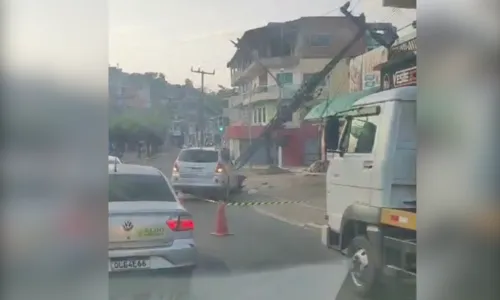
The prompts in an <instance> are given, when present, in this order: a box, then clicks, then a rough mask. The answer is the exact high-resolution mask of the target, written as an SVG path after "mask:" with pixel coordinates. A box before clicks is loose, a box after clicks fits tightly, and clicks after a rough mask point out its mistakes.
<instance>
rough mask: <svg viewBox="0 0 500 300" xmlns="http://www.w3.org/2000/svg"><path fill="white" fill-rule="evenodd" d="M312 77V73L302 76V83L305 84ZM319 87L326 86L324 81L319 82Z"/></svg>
mask: <svg viewBox="0 0 500 300" xmlns="http://www.w3.org/2000/svg"><path fill="white" fill-rule="evenodd" d="M313 75H314V73H305V74H304V76H303V79H302V80H303V81H304V82H307V81H308V80H309V79H311V77H312V76H313ZM319 86H326V81H325V79H323V80H321V82H320V83H319Z"/></svg>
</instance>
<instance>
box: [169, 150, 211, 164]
mask: <svg viewBox="0 0 500 300" xmlns="http://www.w3.org/2000/svg"><path fill="white" fill-rule="evenodd" d="M179 161H184V162H196V163H213V162H217V161H219V153H218V152H217V151H211V150H200V149H191V150H183V151H182V152H181V153H180V154H179Z"/></svg>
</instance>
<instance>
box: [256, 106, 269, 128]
mask: <svg viewBox="0 0 500 300" xmlns="http://www.w3.org/2000/svg"><path fill="white" fill-rule="evenodd" d="M266 121H267V116H266V108H265V107H259V108H256V109H254V110H253V123H254V124H262V123H266Z"/></svg>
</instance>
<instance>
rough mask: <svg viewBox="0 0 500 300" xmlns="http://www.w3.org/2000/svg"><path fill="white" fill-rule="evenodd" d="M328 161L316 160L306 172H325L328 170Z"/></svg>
mask: <svg viewBox="0 0 500 300" xmlns="http://www.w3.org/2000/svg"><path fill="white" fill-rule="evenodd" d="M328 165H329V161H328V160H317V161H315V162H313V163H312V164H311V165H310V166H309V168H307V170H306V172H308V173H326V171H327V170H328Z"/></svg>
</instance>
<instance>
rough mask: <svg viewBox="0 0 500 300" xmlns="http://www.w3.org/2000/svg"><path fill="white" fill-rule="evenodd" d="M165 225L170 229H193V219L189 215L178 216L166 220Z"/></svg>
mask: <svg viewBox="0 0 500 300" xmlns="http://www.w3.org/2000/svg"><path fill="white" fill-rule="evenodd" d="M167 226H168V228H170V230H172V231H190V230H194V221H193V219H191V218H189V217H179V218H177V219H173V220H167Z"/></svg>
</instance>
